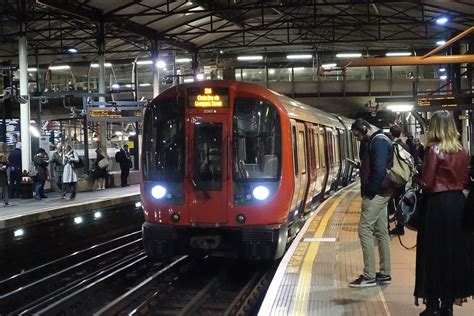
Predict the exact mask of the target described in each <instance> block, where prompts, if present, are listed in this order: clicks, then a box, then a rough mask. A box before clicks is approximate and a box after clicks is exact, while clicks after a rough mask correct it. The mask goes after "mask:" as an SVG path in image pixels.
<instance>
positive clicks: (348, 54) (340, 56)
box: [336, 53, 362, 58]
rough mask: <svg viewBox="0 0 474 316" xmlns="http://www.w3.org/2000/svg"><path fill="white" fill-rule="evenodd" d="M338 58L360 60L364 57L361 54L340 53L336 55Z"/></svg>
mask: <svg viewBox="0 0 474 316" xmlns="http://www.w3.org/2000/svg"><path fill="white" fill-rule="evenodd" d="M336 57H337V58H360V57H362V54H361V53H339V54H336Z"/></svg>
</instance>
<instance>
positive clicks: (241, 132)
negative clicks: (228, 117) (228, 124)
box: [232, 98, 281, 181]
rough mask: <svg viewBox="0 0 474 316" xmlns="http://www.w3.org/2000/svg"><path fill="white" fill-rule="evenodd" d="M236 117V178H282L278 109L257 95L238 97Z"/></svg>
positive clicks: (234, 157) (233, 138)
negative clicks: (255, 97)
mask: <svg viewBox="0 0 474 316" xmlns="http://www.w3.org/2000/svg"><path fill="white" fill-rule="evenodd" d="M233 117H234V120H233V126H232V128H233V132H232V133H233V134H232V135H233V137H232V142H233V144H232V146H233V147H232V148H233V159H232V169H233V179H234V180H237V181H244V180H258V179H265V180H277V179H279V178H280V174H281V132H280V117H279V115H278V111H277V109H276V108H275V107H274V106H273V105H272V104H270V103H267V102H264V101H260V100H257V99H251V98H236V99H235V100H234V116H233Z"/></svg>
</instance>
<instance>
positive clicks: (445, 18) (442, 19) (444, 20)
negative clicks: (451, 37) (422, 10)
mask: <svg viewBox="0 0 474 316" xmlns="http://www.w3.org/2000/svg"><path fill="white" fill-rule="evenodd" d="M447 22H448V18H447V17H445V16H442V17H440V18H438V19H437V20H436V24H439V25H445V24H446V23H447Z"/></svg>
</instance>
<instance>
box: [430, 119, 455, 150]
mask: <svg viewBox="0 0 474 316" xmlns="http://www.w3.org/2000/svg"><path fill="white" fill-rule="evenodd" d="M458 137H459V133H458V130H457V129H456V123H455V122H454V118H453V115H452V114H451V113H450V112H448V111H436V112H434V113H433V116H432V117H431V119H430V122H429V129H428V141H429V142H436V143H439V149H440V150H441V151H443V152H445V153H447V154H454V153H456V152H457V151H458V150H460V149H461V148H462V146H461V144H460V143H459V141H458Z"/></svg>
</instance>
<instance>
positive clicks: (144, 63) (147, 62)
mask: <svg viewBox="0 0 474 316" xmlns="http://www.w3.org/2000/svg"><path fill="white" fill-rule="evenodd" d="M151 64H153V61H151V60H137V65H151Z"/></svg>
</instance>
